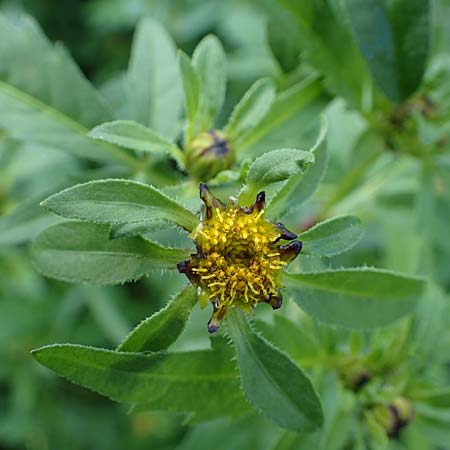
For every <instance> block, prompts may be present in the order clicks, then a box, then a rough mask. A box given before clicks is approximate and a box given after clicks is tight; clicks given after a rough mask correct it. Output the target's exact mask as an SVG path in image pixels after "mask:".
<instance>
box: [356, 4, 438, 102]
mask: <svg viewBox="0 0 450 450" xmlns="http://www.w3.org/2000/svg"><path fill="white" fill-rule="evenodd" d="M347 6H348V8H347V9H348V14H349V17H350V23H351V25H352V28H353V32H354V36H355V39H356V42H357V43H358V45H359V48H360V50H361V53H362V54H363V56H364V58H365V59H366V61H367V64H368V66H369V68H370V70H371V71H372V74H373V76H374V78H375V80H376V81H377V83H378V85H379V86H380V87H381V89H382V90H383V91H384V92H385V94H386V95H387V96H388V97H390V98H391V99H392V100H394V101H402V100H404V99H405V98H407V97H408V96H409V95H411V94H412V93H413V92H414V91H415V90H416V89H417V87H418V86H419V84H420V82H421V80H422V77H423V74H424V72H425V68H426V61H427V56H428V51H429V46H430V26H429V21H430V1H429V0H394V1H391V2H389V5H388V7H385V2H381V1H379V0H347Z"/></svg>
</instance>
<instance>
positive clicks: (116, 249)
mask: <svg viewBox="0 0 450 450" xmlns="http://www.w3.org/2000/svg"><path fill="white" fill-rule="evenodd" d="M188 255H189V251H187V250H180V249H171V248H165V247H161V246H160V245H158V244H156V243H154V242H151V241H148V240H146V239H143V238H140V237H130V238H119V239H113V240H110V239H109V226H108V225H103V224H94V223H89V222H62V223H59V224H57V225H54V226H51V227H49V228H47V229H46V230H44V231H43V232H42V233H40V234H39V235H38V236H37V237H36V239H35V240H34V241H33V243H32V246H31V257H32V260H33V263H34V264H35V266H36V267H37V268H38V269H39V271H40V272H42V273H43V274H44V275H46V276H48V277H51V278H56V279H58V280H62V281H68V282H72V283H89V284H117V283H124V282H125V281H130V280H136V279H138V278H140V277H142V276H143V275H145V274H147V273H148V272H150V271H151V270H161V269H175V267H176V264H177V263H178V262H180V261H184V260H185V259H186V258H187V257H188Z"/></svg>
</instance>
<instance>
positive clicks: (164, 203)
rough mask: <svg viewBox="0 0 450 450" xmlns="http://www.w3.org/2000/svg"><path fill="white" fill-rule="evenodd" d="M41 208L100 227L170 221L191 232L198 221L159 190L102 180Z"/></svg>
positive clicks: (57, 196) (58, 196)
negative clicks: (96, 223) (105, 224)
mask: <svg viewBox="0 0 450 450" xmlns="http://www.w3.org/2000/svg"><path fill="white" fill-rule="evenodd" d="M42 206H44V207H45V208H47V209H49V210H51V211H53V212H55V213H56V214H59V215H61V216H63V217H68V218H70V219H80V220H89V221H92V222H99V223H134V222H152V221H161V220H167V221H170V222H174V223H176V224H178V225H180V226H182V227H183V228H185V229H187V230H189V231H192V230H193V229H194V228H195V227H196V226H197V225H198V218H197V217H196V216H194V214H192V213H191V212H190V211H188V210H187V209H185V208H184V207H182V206H181V205H179V204H178V203H176V202H175V201H174V200H172V199H170V198H169V197H167V196H166V195H165V194H163V193H162V192H160V191H159V190H158V189H156V188H154V187H152V186H149V185H146V184H143V183H138V182H136V181H128V180H99V181H91V182H88V183H84V184H79V185H77V186H73V187H71V188H68V189H65V190H64V191H61V192H58V193H57V194H54V195H52V196H51V197H49V198H48V199H46V200H44V202H42Z"/></svg>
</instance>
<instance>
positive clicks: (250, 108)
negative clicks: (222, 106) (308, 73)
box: [224, 78, 275, 142]
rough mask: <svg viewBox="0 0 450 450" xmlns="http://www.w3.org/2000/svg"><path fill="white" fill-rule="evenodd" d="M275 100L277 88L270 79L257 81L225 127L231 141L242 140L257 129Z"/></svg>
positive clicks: (237, 106)
mask: <svg viewBox="0 0 450 450" xmlns="http://www.w3.org/2000/svg"><path fill="white" fill-rule="evenodd" d="M274 100H275V86H274V85H273V83H272V81H271V80H270V79H268V78H263V79H261V80H258V81H256V82H255V83H254V84H253V85H252V86H251V87H250V89H249V90H248V91H247V92H246V93H245V94H244V96H243V97H242V99H241V100H240V101H239V103H238V104H237V105H236V106H235V108H234V110H233V112H232V114H231V117H230V120H229V122H228V124H227V126H226V127H225V130H224V132H225V134H226V136H227V137H228V138H229V139H230V140H231V141H234V142H236V141H239V140H241V139H242V138H243V137H244V136H245V135H246V134H247V133H248V132H249V131H251V130H252V128H255V127H256V126H257V125H258V124H259V123H260V122H261V120H262V119H263V118H264V116H265V115H266V114H267V113H268V111H269V110H270V107H271V106H272V103H273V101H274Z"/></svg>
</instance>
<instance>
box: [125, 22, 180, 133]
mask: <svg viewBox="0 0 450 450" xmlns="http://www.w3.org/2000/svg"><path fill="white" fill-rule="evenodd" d="M127 76H128V86H127V87H128V96H129V101H130V109H131V111H132V116H133V119H134V120H136V121H137V122H139V123H141V124H142V125H145V126H146V127H150V128H152V129H153V130H155V131H156V132H157V133H159V134H161V135H162V136H164V137H166V138H168V139H172V138H173V137H175V135H176V134H177V132H178V117H179V114H180V110H181V104H182V92H181V79H180V74H179V71H178V65H177V59H176V48H175V44H174V42H173V40H172V38H171V37H170V35H169V34H168V33H167V31H166V30H165V29H164V28H163V27H162V26H161V25H160V24H159V23H157V22H156V21H155V20H153V19H151V18H149V17H146V18H145V19H142V20H141V21H140V22H139V24H138V26H137V29H136V34H135V37H134V39H133V44H132V49H131V58H130V63H129V67H128V73H127Z"/></svg>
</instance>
